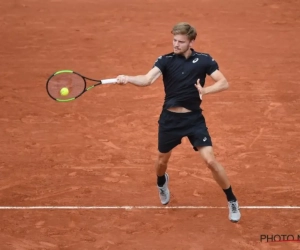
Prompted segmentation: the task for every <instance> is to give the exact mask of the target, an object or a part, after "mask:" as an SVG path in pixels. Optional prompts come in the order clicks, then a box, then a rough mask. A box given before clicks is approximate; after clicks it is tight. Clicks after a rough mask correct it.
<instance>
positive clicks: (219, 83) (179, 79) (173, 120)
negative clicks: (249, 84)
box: [117, 23, 241, 222]
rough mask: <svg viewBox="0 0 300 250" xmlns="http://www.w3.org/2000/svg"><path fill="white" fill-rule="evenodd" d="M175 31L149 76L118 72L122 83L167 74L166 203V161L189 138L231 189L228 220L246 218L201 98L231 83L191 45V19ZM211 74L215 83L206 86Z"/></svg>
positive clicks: (161, 135) (143, 82)
mask: <svg viewBox="0 0 300 250" xmlns="http://www.w3.org/2000/svg"><path fill="white" fill-rule="evenodd" d="M171 33H172V34H173V52H172V53H170V54H166V55H163V56H160V57H159V58H158V59H157V60H156V62H155V63H154V66H153V68H152V69H151V70H150V71H149V72H148V73H147V74H146V75H137V76H127V75H119V76H118V77H117V83H118V84H126V83H132V84H134V85H136V86H148V85H151V84H152V83H153V82H154V81H156V80H157V79H158V78H159V77H160V76H161V75H162V76H163V82H164V88H165V101H164V104H163V108H162V112H161V114H160V118H159V121H158V123H159V131H158V151H159V152H158V159H157V161H156V175H157V187H158V190H159V197H160V201H161V203H162V204H163V205H166V204H168V203H169V200H170V191H169V188H168V183H169V176H168V174H167V173H166V171H167V164H168V161H169V158H170V156H171V152H172V149H174V148H175V147H176V146H177V145H179V144H180V143H181V139H182V138H183V137H188V139H189V141H190V143H191V145H192V146H193V148H194V150H195V151H198V152H199V155H200V156H201V157H202V159H203V160H204V161H205V163H206V165H207V166H208V168H209V169H210V170H211V172H212V176H213V178H214V179H215V181H216V182H217V184H218V185H219V186H220V187H221V188H222V189H223V191H224V193H225V194H226V197H227V201H228V208H229V220H230V221H232V222H238V221H239V220H240V218H241V213H240V210H239V204H238V201H237V199H236V197H235V195H234V194H233V191H232V188H231V184H230V182H229V179H228V177H227V174H226V172H225V170H224V168H223V167H222V165H221V164H220V163H219V162H218V161H217V160H216V158H215V156H214V151H213V147H212V141H211V137H210V135H209V132H208V129H207V127H206V122H205V118H204V116H203V115H202V109H201V108H200V104H201V102H202V97H203V96H205V95H207V94H213V93H217V92H220V91H223V90H226V89H227V88H228V82H227V80H226V78H225V77H224V75H223V74H222V73H221V72H220V70H219V66H218V64H217V62H216V61H215V60H214V59H213V58H212V57H211V56H210V55H209V54H206V53H200V52H196V51H195V50H194V49H192V46H193V43H194V42H195V40H196V37H197V31H196V30H195V28H193V27H192V26H191V25H189V24H188V23H178V24H176V25H175V26H174V27H173V29H172V32H171ZM206 75H209V76H210V77H211V78H212V79H213V80H214V84H213V85H211V86H208V87H204V84H205V78H206Z"/></svg>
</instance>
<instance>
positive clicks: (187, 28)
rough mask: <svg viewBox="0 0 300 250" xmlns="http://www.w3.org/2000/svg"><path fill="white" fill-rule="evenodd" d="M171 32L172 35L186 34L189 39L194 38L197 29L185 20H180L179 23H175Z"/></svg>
mask: <svg viewBox="0 0 300 250" xmlns="http://www.w3.org/2000/svg"><path fill="white" fill-rule="evenodd" d="M171 33H172V34H173V35H187V37H188V38H189V40H190V41H192V40H196V37H197V31H196V29H195V28H194V27H193V26H191V25H190V24H188V23H185V22H181V23H177V24H176V25H175V26H174V27H173V29H172V31H171Z"/></svg>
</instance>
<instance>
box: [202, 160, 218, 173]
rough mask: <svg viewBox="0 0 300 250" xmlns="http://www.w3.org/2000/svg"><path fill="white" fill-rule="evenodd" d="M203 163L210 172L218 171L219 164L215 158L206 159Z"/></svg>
mask: <svg viewBox="0 0 300 250" xmlns="http://www.w3.org/2000/svg"><path fill="white" fill-rule="evenodd" d="M205 163H206V165H207V167H208V168H209V169H210V170H211V171H214V172H218V171H219V164H218V162H217V161H216V159H215V158H207V159H205Z"/></svg>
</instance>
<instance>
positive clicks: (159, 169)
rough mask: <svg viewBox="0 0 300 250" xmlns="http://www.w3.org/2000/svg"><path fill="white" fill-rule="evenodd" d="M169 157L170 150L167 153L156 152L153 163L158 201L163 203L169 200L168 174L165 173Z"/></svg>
mask: <svg viewBox="0 0 300 250" xmlns="http://www.w3.org/2000/svg"><path fill="white" fill-rule="evenodd" d="M170 157H171V151H169V152H168V153H161V152H158V157H157V161H156V164H155V168H156V176H157V188H158V192H159V198H160V201H161V203H162V204H163V205H167V204H168V203H169V201H170V190H169V175H168V173H167V168H168V161H169V159H170Z"/></svg>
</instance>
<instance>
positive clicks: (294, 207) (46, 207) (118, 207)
mask: <svg viewBox="0 0 300 250" xmlns="http://www.w3.org/2000/svg"><path fill="white" fill-rule="evenodd" d="M67 209H70V210H72V209H73V210H79V209H80V210H101V209H102V210H113V209H115V210H116V209H117V210H133V209H139V210H151V209H152V210H153V209H183V210H185V209H195V210H197V209H227V207H214V206H26V207H22V206H0V210H67ZM240 209H300V206H240Z"/></svg>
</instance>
